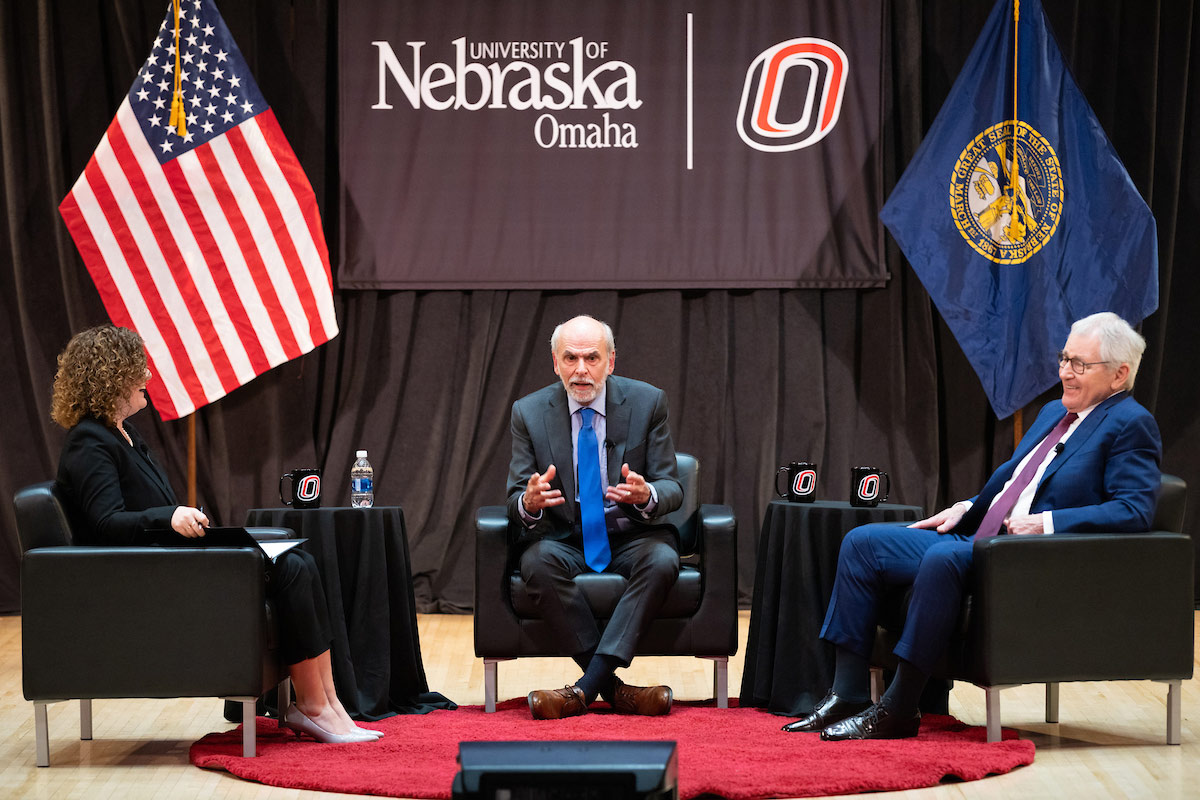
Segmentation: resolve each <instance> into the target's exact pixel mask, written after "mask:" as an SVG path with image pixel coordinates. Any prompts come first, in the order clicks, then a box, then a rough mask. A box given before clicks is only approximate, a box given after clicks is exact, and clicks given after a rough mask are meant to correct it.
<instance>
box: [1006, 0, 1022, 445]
mask: <svg viewBox="0 0 1200 800" xmlns="http://www.w3.org/2000/svg"><path fill="white" fill-rule="evenodd" d="M1020 21H1021V0H1013V143H1012V174H1011V177H1010V179H1009V181H1008V188H1009V190H1010V191H1011V192H1012V193H1013V209H1012V210H1013V211H1014V212H1015V211H1016V210H1017V208H1016V207H1017V28H1018V27H1019V26H1018V24H1017V23H1019V22H1020ZM1024 428H1025V409H1023V408H1018V409H1017V410H1016V411H1015V412H1013V450H1014V451H1015V450H1016V449H1017V446H1018V445H1019V444H1020V443H1021V436H1022V435H1023V434H1024Z"/></svg>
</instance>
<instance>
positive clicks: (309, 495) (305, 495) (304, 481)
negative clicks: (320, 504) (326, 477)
mask: <svg viewBox="0 0 1200 800" xmlns="http://www.w3.org/2000/svg"><path fill="white" fill-rule="evenodd" d="M320 494H321V476H319V475H305V476H304V477H303V478H301V479H300V485H299V486H297V487H296V499H297V500H303V501H304V502H306V503H307V502H309V501H311V500H316V499H317V497H319V496H320Z"/></svg>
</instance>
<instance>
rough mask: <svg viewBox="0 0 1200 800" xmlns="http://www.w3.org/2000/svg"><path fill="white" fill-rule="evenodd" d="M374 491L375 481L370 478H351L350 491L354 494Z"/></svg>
mask: <svg viewBox="0 0 1200 800" xmlns="http://www.w3.org/2000/svg"><path fill="white" fill-rule="evenodd" d="M373 490H374V481H372V480H371V479H370V478H351V479H350V491H352V492H370V491H373Z"/></svg>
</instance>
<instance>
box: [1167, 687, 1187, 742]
mask: <svg viewBox="0 0 1200 800" xmlns="http://www.w3.org/2000/svg"><path fill="white" fill-rule="evenodd" d="M1164 683H1166V684H1167V744H1181V743H1182V741H1183V740H1182V736H1183V731H1182V722H1183V683H1182V681H1164Z"/></svg>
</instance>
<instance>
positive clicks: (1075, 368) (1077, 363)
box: [1058, 353, 1110, 375]
mask: <svg viewBox="0 0 1200 800" xmlns="http://www.w3.org/2000/svg"><path fill="white" fill-rule="evenodd" d="M1108 363H1110V362H1108V361H1084V360H1083V359H1082V358H1072V357H1071V356H1069V355H1067V354H1066V353H1059V354H1058V368H1059V369H1062V367H1063V364H1070V365H1071V371H1072V372H1074V373H1075V374H1076V375H1082V374H1083V373H1085V372H1087V368H1088V367H1094V366H1096V365H1097V364H1108Z"/></svg>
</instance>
